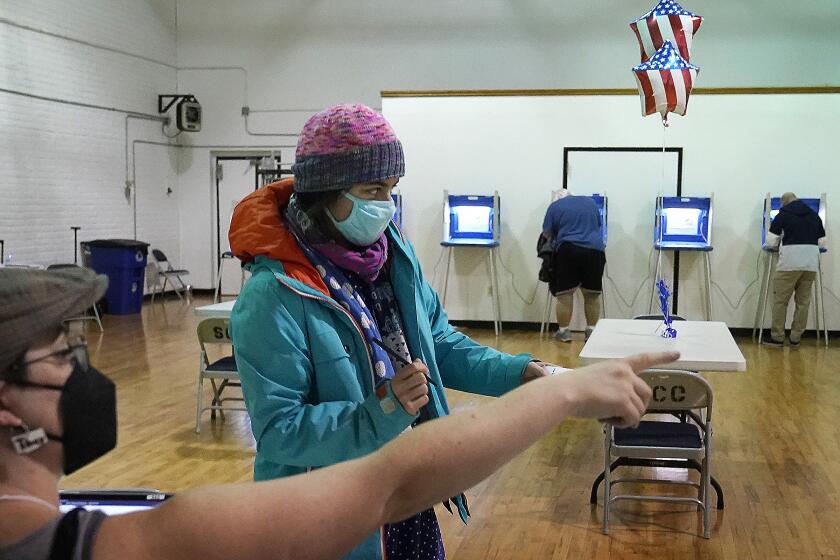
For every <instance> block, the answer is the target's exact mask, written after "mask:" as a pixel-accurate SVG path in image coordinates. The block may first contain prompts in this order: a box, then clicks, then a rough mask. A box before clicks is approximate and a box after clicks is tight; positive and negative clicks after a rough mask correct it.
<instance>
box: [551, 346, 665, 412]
mask: <svg viewBox="0 0 840 560" xmlns="http://www.w3.org/2000/svg"><path fill="white" fill-rule="evenodd" d="M679 357H680V355H679V353H678V352H651V353H647V354H636V355H635V356H630V357H627V358H624V359H621V360H609V361H605V362H599V363H597V364H593V365H591V366H586V367H583V368H580V369H576V370H574V371H570V372H568V373H564V374H563V375H561V376H557V377H555V379H557V382H558V383H563V384H566V386H567V391H568V393H567V395H568V397H569V400H570V404H571V406H572V409H571V415H572V416H578V417H581V418H598V419H602V420H606V421H607V422H609V423H610V424H613V425H615V426H616V427H618V428H630V427H633V426H636V425H638V424H639V419H640V418H641V416H642V415H643V414H644V413H645V410H646V409H647V405H648V401H650V396H651V389H650V387H649V386H648V384H647V383H645V382H644V380H642V379H641V378H640V377H639V376H638V373H639V372H642V371H644V370H646V369H648V368H650V367H652V366H655V365H659V364H668V363H671V362H674V361H676V360H677V359H678V358H679Z"/></svg>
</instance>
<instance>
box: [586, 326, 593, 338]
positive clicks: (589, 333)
mask: <svg viewBox="0 0 840 560" xmlns="http://www.w3.org/2000/svg"><path fill="white" fill-rule="evenodd" d="M584 336H586V340H589V337H590V336H592V327H586V331H584Z"/></svg>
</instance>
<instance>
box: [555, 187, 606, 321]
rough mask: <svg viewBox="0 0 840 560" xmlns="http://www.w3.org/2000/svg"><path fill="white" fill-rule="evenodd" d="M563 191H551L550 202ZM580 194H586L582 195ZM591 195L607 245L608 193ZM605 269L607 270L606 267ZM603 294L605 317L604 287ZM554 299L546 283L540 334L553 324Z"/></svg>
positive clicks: (602, 307)
mask: <svg viewBox="0 0 840 560" xmlns="http://www.w3.org/2000/svg"><path fill="white" fill-rule="evenodd" d="M561 191H562V189H558V190H555V191H551V201H550V203H553V202H554V201H556V200H558V199H559V198H560V193H561ZM580 196H586V195H580ZM589 197H590V198H592V200H594V201H595V205H596V206H597V207H598V213H599V214H600V216H601V238H602V239H603V240H604V247H606V246H607V229H608V223H609V221H608V215H609V211H608V206H607V204H608V202H607V195H606V193H604V194H599V193H593V194H591V195H589ZM604 270H605V271H606V268H605V269H604ZM601 295H602V297H601V315H602V316H603V317H606V316H607V298H606V297H603V295H604V290H603V288H602V290H601ZM553 299H554V294H552V293H551V287H550V286H549V285H548V284H546V286H545V306H544V307H543V315H542V321H540V335H542V334H543V333H545V331H546V329H547V328H548V326H549V325H550V324H551V302H552V300H553Z"/></svg>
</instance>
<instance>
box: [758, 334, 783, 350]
mask: <svg viewBox="0 0 840 560" xmlns="http://www.w3.org/2000/svg"><path fill="white" fill-rule="evenodd" d="M761 343H762V344H763V345H765V346H772V347H773V348H781V347H782V346H784V345H785V341H784V340H776V339H775V338H770V337H768V338H763V339H761Z"/></svg>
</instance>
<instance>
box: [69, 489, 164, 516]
mask: <svg viewBox="0 0 840 560" xmlns="http://www.w3.org/2000/svg"><path fill="white" fill-rule="evenodd" d="M170 497H172V495H171V494H163V493H160V492H156V491H148V492H147V491H117V490H115V491H107V490H102V491H90V490H85V491H62V492H61V493H60V494H59V506H58V507H59V509H60V510H61V512H62V513H66V512H68V511H71V510H73V509H75V508H84V509H86V510H88V511H94V510H98V511H101V512H103V513H105V514H106V515H121V514H124V513H132V512H135V511H144V510H147V509H152V508H156V507H158V506H159V505H160V504H162V503H163V502H165V501H166V500H167V499H169V498H170Z"/></svg>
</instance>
